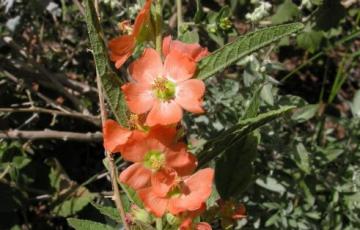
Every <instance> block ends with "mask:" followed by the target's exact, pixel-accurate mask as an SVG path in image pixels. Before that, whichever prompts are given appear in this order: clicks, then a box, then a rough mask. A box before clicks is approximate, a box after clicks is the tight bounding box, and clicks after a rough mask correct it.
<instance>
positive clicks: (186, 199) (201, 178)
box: [172, 168, 214, 214]
mask: <svg viewBox="0 0 360 230" xmlns="http://www.w3.org/2000/svg"><path fill="white" fill-rule="evenodd" d="M213 178H214V170H213V169H211V168H207V169H202V170H200V171H198V172H196V173H195V174H194V175H192V176H190V177H189V178H187V179H186V180H185V185H186V187H185V189H184V192H183V194H182V196H180V197H179V198H175V199H173V200H172V206H173V207H174V209H173V210H189V211H194V210H197V209H199V208H200V207H201V206H202V203H203V202H205V201H206V200H207V199H208V198H209V196H210V194H211V189H212V180H213ZM174 214H176V213H174Z"/></svg>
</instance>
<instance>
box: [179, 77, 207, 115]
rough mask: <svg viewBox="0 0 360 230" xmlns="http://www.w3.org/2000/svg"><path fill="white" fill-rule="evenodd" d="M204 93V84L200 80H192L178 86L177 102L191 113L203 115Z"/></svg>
mask: <svg viewBox="0 0 360 230" xmlns="http://www.w3.org/2000/svg"><path fill="white" fill-rule="evenodd" d="M204 93H205V84H204V82H203V81H201V80H198V79H190V80H187V81H183V82H181V83H179V84H178V86H177V87H176V97H175V101H176V103H178V104H179V105H181V107H183V108H184V109H185V110H187V111H189V112H192V113H203V112H204V110H203V108H202V98H203V96H204Z"/></svg>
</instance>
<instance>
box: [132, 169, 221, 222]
mask: <svg viewBox="0 0 360 230" xmlns="http://www.w3.org/2000/svg"><path fill="white" fill-rule="evenodd" d="M213 177H214V171H213V169H210V168H207V169H202V170H200V171H198V172H196V173H195V174H194V175H191V176H189V177H187V178H185V179H184V180H181V181H179V178H178V177H177V176H176V174H175V173H174V171H173V172H171V170H170V172H169V171H168V172H162V173H158V174H156V175H155V176H154V177H153V179H152V187H148V188H144V189H141V190H139V191H138V195H139V197H140V198H141V200H142V201H143V203H144V206H145V207H146V208H147V209H148V210H149V211H150V212H152V213H153V214H154V215H155V216H157V217H161V216H163V215H164V213H165V212H166V211H169V212H170V213H171V214H174V215H178V214H179V213H182V212H186V211H190V212H191V211H196V210H199V209H200V208H201V207H202V206H203V204H204V202H205V201H206V200H207V199H208V198H209V196H210V194H211V186H212V180H213ZM160 184H163V186H164V189H163V188H160V189H159V187H160V186H159V185H160ZM165 191H168V192H167V193H166V194H164V192H165Z"/></svg>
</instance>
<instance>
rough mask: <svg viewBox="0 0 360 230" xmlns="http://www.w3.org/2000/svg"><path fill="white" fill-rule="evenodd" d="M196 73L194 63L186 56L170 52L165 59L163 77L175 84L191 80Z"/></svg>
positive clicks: (173, 51)
mask: <svg viewBox="0 0 360 230" xmlns="http://www.w3.org/2000/svg"><path fill="white" fill-rule="evenodd" d="M195 71H196V62H195V61H193V60H192V59H191V58H190V57H188V56H187V55H186V54H183V53H180V52H179V51H176V50H171V51H170V52H169V54H168V55H167V56H166V58H165V63H164V75H165V76H164V77H166V78H168V79H170V80H173V81H175V82H181V81H184V80H187V79H189V78H191V77H192V76H193V75H194V73H195Z"/></svg>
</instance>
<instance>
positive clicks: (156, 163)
mask: <svg viewBox="0 0 360 230" xmlns="http://www.w3.org/2000/svg"><path fill="white" fill-rule="evenodd" d="M164 164H165V154H164V153H162V152H160V151H158V150H150V151H149V152H147V153H146V155H145V157H144V166H145V167H146V168H148V169H151V170H153V171H158V170H159V169H160V168H161V167H162V166H163V165H164Z"/></svg>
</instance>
